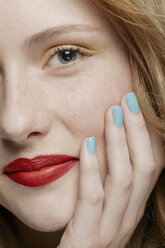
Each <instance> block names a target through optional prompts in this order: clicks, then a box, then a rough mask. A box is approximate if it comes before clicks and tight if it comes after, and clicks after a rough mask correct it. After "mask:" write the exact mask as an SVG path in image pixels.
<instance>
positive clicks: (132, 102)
mask: <svg viewBox="0 0 165 248" xmlns="http://www.w3.org/2000/svg"><path fill="white" fill-rule="evenodd" d="M125 98H126V103H127V106H128V108H129V110H130V111H131V113H133V114H137V113H138V112H139V104H138V101H137V98H136V95H135V93H134V92H131V93H129V94H128V95H126V97H125Z"/></svg>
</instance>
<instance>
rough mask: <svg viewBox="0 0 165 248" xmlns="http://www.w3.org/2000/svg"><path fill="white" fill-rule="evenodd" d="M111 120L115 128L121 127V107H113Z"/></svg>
mask: <svg viewBox="0 0 165 248" xmlns="http://www.w3.org/2000/svg"><path fill="white" fill-rule="evenodd" d="M112 114H113V120H114V123H115V125H116V126H118V127H122V126H123V110H122V107H120V106H117V107H114V108H113V110H112Z"/></svg>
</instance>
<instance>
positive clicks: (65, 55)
mask: <svg viewBox="0 0 165 248" xmlns="http://www.w3.org/2000/svg"><path fill="white" fill-rule="evenodd" d="M61 57H62V59H63V60H64V61H70V60H71V59H72V58H73V52H71V51H64V52H62V54H61Z"/></svg>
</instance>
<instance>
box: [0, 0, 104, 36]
mask: <svg viewBox="0 0 165 248" xmlns="http://www.w3.org/2000/svg"><path fill="white" fill-rule="evenodd" d="M0 6H1V7H0V31H3V30H4V29H5V30H6V32H7V31H8V30H10V31H12V30H13V31H14V30H15V31H17V32H19V33H20V32H21V31H23V30H25V28H26V32H30V33H31V32H32V30H34V31H35V28H36V29H37V31H38V27H40V26H41V27H42V29H46V28H47V26H48V25H49V26H53V25H61V24H67V23H71V22H74V23H75V22H80V23H84V24H89V22H90V23H95V24H97V25H101V24H102V21H103V20H102V17H101V14H100V12H99V11H98V10H97V9H96V8H95V7H94V5H93V4H92V2H91V1H90V0H69V1H68V0H35V1H33V0H21V1H20V0H14V1H11V0H0ZM91 10H92V11H91ZM96 16H97V18H96Z"/></svg>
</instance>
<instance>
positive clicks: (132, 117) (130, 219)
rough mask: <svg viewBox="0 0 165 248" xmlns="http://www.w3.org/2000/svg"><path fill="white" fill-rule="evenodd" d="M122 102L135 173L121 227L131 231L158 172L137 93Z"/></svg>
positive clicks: (129, 95) (131, 94)
mask: <svg viewBox="0 0 165 248" xmlns="http://www.w3.org/2000/svg"><path fill="white" fill-rule="evenodd" d="M121 105H122V107H123V111H124V126H125V129H126V134H127V142H128V147H129V153H130V158H131V162H132V167H133V172H134V184H133V191H132V196H131V199H130V201H129V204H128V207H127V210H126V213H125V216H124V219H123V224H122V229H123V230H125V231H126V232H128V230H130V232H131V230H133V229H134V228H135V226H136V225H137V222H138V221H139V220H137V217H138V218H139V212H140V209H141V208H143V209H144V207H145V204H146V201H147V199H148V197H149V195H150V193H151V191H152V189H153V187H154V185H155V183H156V181H157V178H158V176H159V175H158V172H157V170H156V166H157V165H156V162H155V159H154V154H153V151H152V145H151V140H150V136H149V133H148V129H147V126H146V123H145V120H144V117H143V115H142V113H141V110H140V108H139V105H138V102H137V98H136V96H135V94H134V93H130V94H128V95H127V96H126V98H125V97H123V98H122V100H121ZM140 218H141V216H140Z"/></svg>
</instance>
